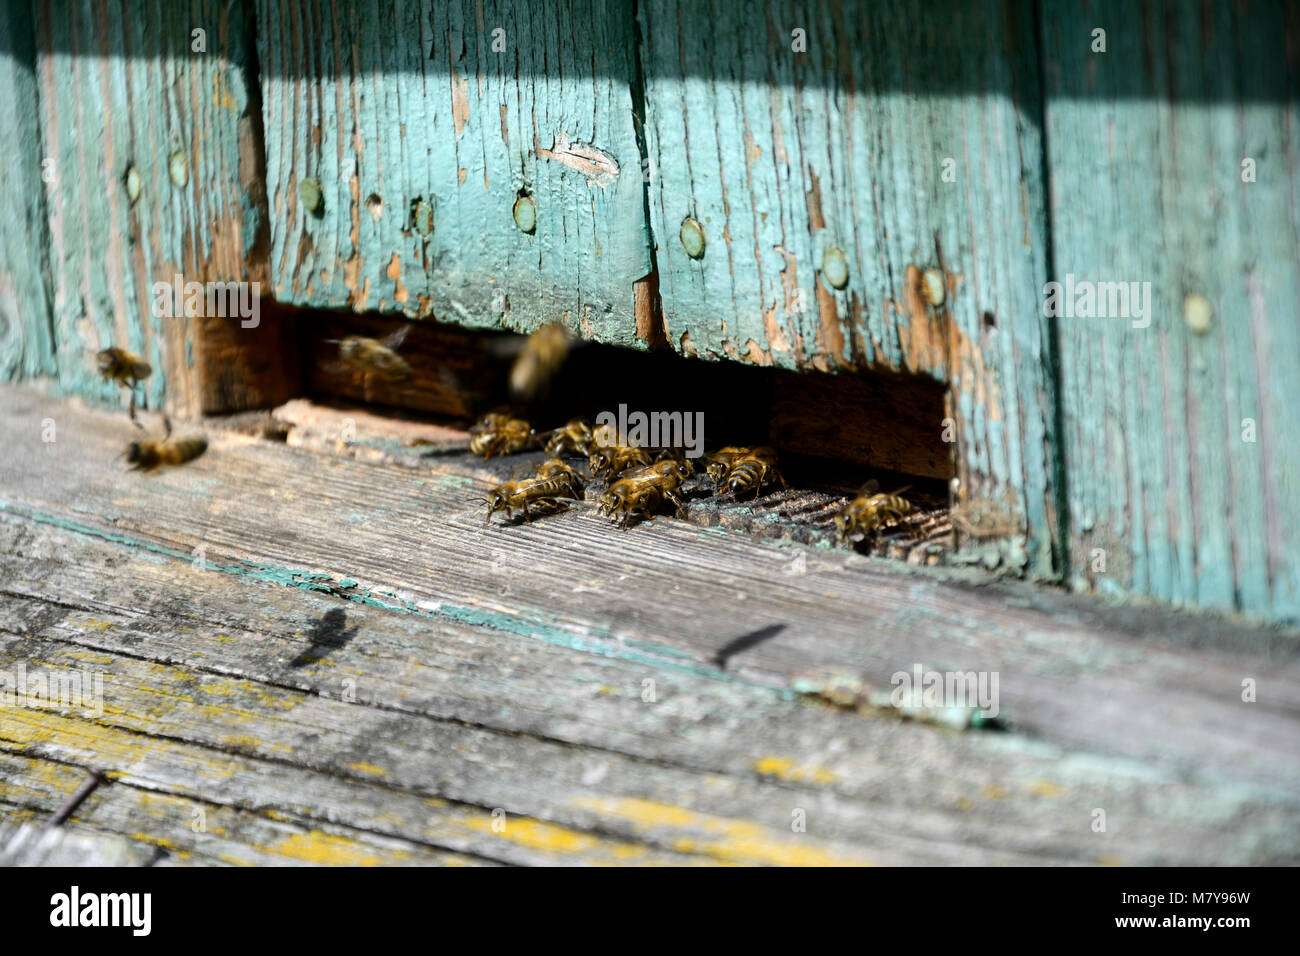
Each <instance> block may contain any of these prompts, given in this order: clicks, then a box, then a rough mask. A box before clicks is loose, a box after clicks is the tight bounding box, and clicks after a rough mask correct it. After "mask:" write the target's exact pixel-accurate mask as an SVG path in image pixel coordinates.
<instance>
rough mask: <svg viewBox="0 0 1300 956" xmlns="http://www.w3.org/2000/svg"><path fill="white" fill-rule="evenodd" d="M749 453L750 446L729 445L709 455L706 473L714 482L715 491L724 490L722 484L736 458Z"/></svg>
mask: <svg viewBox="0 0 1300 956" xmlns="http://www.w3.org/2000/svg"><path fill="white" fill-rule="evenodd" d="M747 454H749V449H748V448H740V447H738V446H736V445H728V446H727V447H726V448H720V449H718V450H717V451H715V452H714V453H713V454H712V455H710V456H709V465H708V468H706V469H705V473H706V474H707V475H708V476H709V480H710V481H712V482H713V488H714V490H715V491H721V490H722V484H723V482H725V481H726V480H727V472H729V471H730V470H731V466H732V464H733V463H734V462H735V461H736V459H737V458H740V457H742V456H744V455H747Z"/></svg>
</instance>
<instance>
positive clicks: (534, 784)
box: [0, 518, 1300, 864]
mask: <svg viewBox="0 0 1300 956" xmlns="http://www.w3.org/2000/svg"><path fill="white" fill-rule="evenodd" d="M0 540H3V542H4V545H5V547H4V550H3V552H0V553H3V554H4V555H5V556H6V557H5V558H4V559H3V563H2V569H3V572H4V573H3V577H2V580H3V591H4V595H5V602H4V604H3V606H2V607H0V668H2V669H7V670H8V671H10V672H12V671H14V670H15V668H16V666H17V663H18V662H22V663H24V665H25V666H26V667H27V668H28V669H29V672H30V671H36V672H40V673H49V674H54V673H68V672H70V671H72V672H76V671H83V672H84V671H89V670H94V671H99V672H102V674H103V687H104V692H103V698H102V705H103V706H102V713H101V714H99V715H98V716H95V715H83V714H80V713H78V712H77V710H76V708H75V707H73V708H66V707H65V708H62V709H60V710H59V711H58V712H55V711H52V710H39V709H35V708H26V709H24V708H18V709H17V710H16V711H11V712H6V713H5V714H3V717H4V720H0V808H2V807H3V806H4V804H6V803H8V804H12V805H17V806H22V807H27V808H32V809H34V810H37V811H40V812H42V813H46V812H48V810H49V809H50V808H52V807H53V806H56V805H57V804H58V803H59V802H60V801H61V799H62V798H63V796H64V795H65V794H66V793H67V792H69V791H70V790H71V789H73V788H74V787H75V786H76V784H77V783H78V782H79V779H80V777H81V776H82V775H83V772H82V771H81V770H80V769H79V768H78V767H77V766H74V765H84V764H85V763H86V762H87V761H93V762H94V763H95V764H96V765H97V766H100V767H103V768H105V769H108V770H109V771H110V780H111V782H110V784H108V785H105V786H103V787H101V788H100V789H98V790H96V791H95V792H94V793H93V794H92V795H91V797H90V798H88V800H87V801H86V803H85V804H84V805H83V809H82V810H81V811H80V812H79V813H78V814H77V815H76V816H75V817H74V820H73V821H72V822H73V824H74V825H78V826H81V827H96V828H98V829H100V830H103V831H107V832H117V833H128V834H131V835H132V836H134V837H135V838H136V839H140V840H145V841H148V842H149V843H152V844H154V845H156V846H158V847H160V848H162V849H163V850H165V851H166V852H167V854H168V855H169V857H170V858H172V859H174V861H175V862H181V863H203V862H214V861H215V862H266V861H271V860H275V859H276V855H277V854H278V855H279V858H280V859H281V860H283V859H285V858H286V857H287V858H289V859H290V860H292V859H294V858H295V854H296V855H297V858H300V859H304V860H306V859H309V857H308V856H307V855H306V854H307V853H308V852H309V851H310V852H312V853H316V852H319V853H320V854H322V856H321V858H320V860H321V861H322V862H323V861H326V860H332V861H334V862H342V861H346V860H347V859H348V857H346V856H345V854H349V855H351V856H352V861H354V862H355V861H357V860H362V861H367V862H380V861H383V862H409V861H410V858H409V856H402V855H400V854H401V853H402V852H407V853H409V852H412V851H413V849H414V850H418V849H419V847H415V848H412V847H410V846H408V845H403V844H402V843H399V842H398V841H407V843H408V844H419V845H421V846H423V845H430V846H432V847H434V848H440V849H442V850H445V851H449V852H454V853H461V854H465V853H468V854H471V855H472V856H473V857H474V858H475V859H480V860H482V859H487V860H497V861H501V862H513V863H556V862H575V861H578V860H581V861H582V862H586V863H596V862H610V863H628V862H632V863H639V864H645V863H651V862H677V863H697V862H717V861H722V862H733V863H762V862H784V863H814V862H835V861H841V862H848V861H851V860H863V859H869V860H873V861H876V862H893V863H898V862H906V863H924V862H931V863H954V862H963V863H976V862H980V863H1043V862H1107V861H1109V862H1126V863H1157V862H1165V863H1174V862H1183V863H1186V862H1219V863H1222V862H1228V861H1236V862H1261V861H1273V862H1281V861H1284V860H1286V859H1288V858H1289V855H1294V854H1295V853H1296V852H1297V847H1296V842H1295V839H1294V832H1295V830H1296V828H1295V826H1294V820H1295V816H1296V815H1297V813H1300V805H1298V804H1297V802H1296V801H1295V800H1293V799H1292V800H1279V799H1278V798H1277V797H1276V796H1274V795H1268V794H1266V793H1264V792H1260V791H1258V790H1254V789H1253V788H1249V787H1241V786H1240V785H1239V784H1237V783H1231V784H1229V783H1226V782H1224V781H1222V780H1217V781H1216V780H1214V779H1212V778H1210V777H1206V778H1204V779H1188V778H1186V777H1185V776H1184V775H1182V774H1181V773H1175V772H1168V771H1165V770H1161V769H1160V768H1156V767H1147V766H1143V765H1142V764H1140V763H1138V762H1134V761H1126V760H1102V759H1099V758H1098V757H1095V756H1089V755H1087V754H1082V753H1079V752H1068V751H1065V752H1063V751H1061V750H1060V749H1059V748H1056V747H1054V746H1052V745H1050V744H1047V743H1045V742H1042V741H1032V740H1022V739H1017V738H1016V737H1015V736H1014V735H1001V734H979V733H970V734H965V735H958V734H952V733H950V732H945V731H943V730H940V729H937V728H934V727H928V726H923V725H913V724H904V723H900V722H897V721H894V720H887V719H886V720H879V719H862V718H859V717H857V716H854V715H849V714H845V713H842V712H838V711H834V710H828V709H825V708H822V707H813V706H808V705H807V704H805V703H803V702H802V701H799V700H795V699H791V698H790V697H789V695H785V694H782V693H780V692H779V691H777V690H775V689H773V688H765V687H762V686H755V684H754V683H752V682H751V681H748V680H746V679H744V678H743V677H737V676H736V675H734V674H733V675H725V674H723V673H722V672H715V673H714V674H709V673H707V672H705V673H696V672H694V670H693V669H692V668H690V667H683V666H680V664H679V665H678V666H673V665H674V663H675V661H674V659H673V658H672V657H671V656H658V657H657V656H656V655H655V654H654V652H653V649H650V648H646V647H644V646H638V647H637V648H636V649H637V650H639V651H640V652H641V653H639V654H635V655H629V654H623V655H619V654H616V653H599V652H598V653H591V651H592V650H593V649H594V648H593V647H592V646H588V647H586V648H575V647H566V646H562V645H559V644H557V643H555V642H553V641H548V640H545V639H541V640H539V639H537V638H538V637H540V636H541V635H537V634H533V633H529V632H526V631H520V630H516V631H515V632H513V633H512V632H507V631H502V630H499V629H495V628H485V627H481V626H474V625H471V624H467V623H464V622H461V621H457V620H455V619H454V618H453V619H436V618H433V619H430V618H418V617H415V616H412V615H410V614H404V613H400V612H395V611H393V610H391V609H389V608H384V607H379V606H375V605H365V604H356V603H346V602H341V601H340V600H339V598H338V597H335V596H333V595H330V594H327V593H324V592H303V591H297V590H295V589H291V588H285V587H283V586H281V585H278V584H276V583H273V582H271V581H265V580H257V579H253V578H249V577H235V576H232V575H229V574H223V573H213V572H214V571H215V570H216V569H215V568H213V569H211V570H203V569H198V568H195V567H193V566H192V565H191V564H190V563H189V562H183V561H177V560H163V561H159V560H158V556H157V555H156V554H148V553H143V552H140V551H136V550H133V549H124V548H123V547H122V546H121V545H120V544H112V543H108V542H104V541H97V540H94V539H86V538H82V537H80V536H79V535H76V534H73V533H70V532H68V531H65V530H61V529H56V528H52V527H50V526H43V525H39V524H31V523H28V522H21V521H19V522H15V521H13V520H12V519H11V518H5V519H0ZM322 632H329V633H328V634H323V633H322ZM593 644H594V642H593ZM647 675H649V676H650V677H651V678H652V679H654V680H655V694H654V697H653V699H651V700H647V699H646V697H645V686H644V680H645V679H646V677H647ZM348 691H350V692H351V696H350V698H349V696H348V694H347V693H346V692H348ZM55 760H57V761H59V762H58V763H50V761H55ZM1099 806H1100V807H1103V808H1109V810H1108V812H1109V813H1110V814H1112V815H1113V816H1114V818H1115V824H1114V825H1113V827H1112V828H1111V829H1109V830H1108V831H1107V832H1106V833H1105V834H1098V833H1094V832H1092V831H1091V829H1090V828H1089V827H1088V826H1087V825H1086V822H1087V821H1088V820H1089V814H1091V813H1092V810H1093V808H1095V807H1099ZM196 807H202V808H203V809H204V812H203V814H202V815H201V819H202V821H203V824H204V829H203V830H201V831H198V832H197V833H196V832H195V830H194V828H193V826H192V824H193V821H194V820H195V819H196V818H198V817H196V814H195V809H196ZM497 808H500V809H501V810H503V811H504V812H505V813H506V815H507V816H506V818H505V819H506V820H507V822H506V824H505V829H504V831H501V830H499V829H494V828H493V826H492V821H493V820H494V819H496V817H494V816H493V810H495V809H497ZM799 808H802V809H804V810H805V811H806V815H807V821H808V829H807V831H806V833H804V834H793V833H791V832H790V830H789V824H790V821H791V819H792V818H791V813H792V811H793V810H795V809H799ZM1081 824H1083V825H1081ZM318 828H324V829H326V830H328V831H329V833H330V834H332V835H333V836H332V837H331V838H328V839H327V838H326V837H325V836H323V835H321V834H319V833H316V832H315V831H316V830H317V829H318ZM782 830H785V831H786V832H785V833H784V834H782V832H781V831H782ZM187 831H189V832H187ZM303 831H306V835H304V833H303ZM1286 833H1290V834H1291V836H1290V837H1285V836H1283V837H1281V838H1279V837H1278V836H1276V834H1286ZM345 840H346V841H350V842H345ZM1266 841H1268V843H1267V848H1265V846H1266ZM384 848H387V850H388V853H387V854H386V855H385V854H384ZM327 851H328V852H329V853H330V856H329V857H325V856H324V854H325V853H326V852H327ZM395 854H397V855H395Z"/></svg>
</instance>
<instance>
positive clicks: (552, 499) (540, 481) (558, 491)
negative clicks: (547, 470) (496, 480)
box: [483, 462, 582, 525]
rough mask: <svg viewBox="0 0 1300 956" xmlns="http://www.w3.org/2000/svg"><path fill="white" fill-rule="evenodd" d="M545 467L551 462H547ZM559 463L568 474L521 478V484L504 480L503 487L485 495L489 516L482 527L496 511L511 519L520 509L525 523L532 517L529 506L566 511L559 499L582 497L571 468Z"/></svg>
mask: <svg viewBox="0 0 1300 956" xmlns="http://www.w3.org/2000/svg"><path fill="white" fill-rule="evenodd" d="M547 464H548V465H549V464H552V463H551V462H547ZM560 464H561V466H562V467H563V468H564V469H566V470H567V472H568V473H567V474H564V473H559V474H553V475H551V476H549V477H545V478H541V477H534V478H524V479H522V480H520V481H507V482H506V483H505V484H503V485H498V486H497V487H496V488H494V489H493V490H492V491H491V492H489V493H488V497H487V505H488V513H487V517H486V518H485V519H484V520H483V524H485V525H486V524H488V523H490V522H491V521H492V516H493V515H494V514H496V513H497V512H498V511H504V512H505V513H506V517H507V518H513V517H514V509H515V508H522V509H523V512H524V520H526V521H528V523H529V524H531V523H532V520H533V516H532V512H530V511H529V510H528V506H529V504H532V505H533V506H534V507H539V506H540V507H543V508H553V509H554V508H567V507H568V506H567V505H566V504H564V503H563V502H562V501H561V500H560V499H562V498H581V497H582V485H581V482H580V481H579V480H578V476H577V475H576V474H574V473H573V469H572V468H569V467H568V466H567V465H563V463H560ZM543 467H545V466H543ZM540 470H541V469H539V471H540Z"/></svg>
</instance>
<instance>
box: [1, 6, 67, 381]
mask: <svg viewBox="0 0 1300 956" xmlns="http://www.w3.org/2000/svg"><path fill="white" fill-rule="evenodd" d="M0 88H3V89H4V90H5V91H6V92H5V95H4V96H3V97H0V143H3V144H4V148H5V173H6V175H5V179H6V184H7V188H6V189H4V190H3V195H2V196H0V381H12V380H14V379H23V378H34V377H36V376H40V375H52V374H53V373H54V368H55V365H54V362H55V357H54V337H53V335H52V334H51V330H50V286H49V282H50V272H49V258H48V255H49V246H48V243H47V236H46V211H45V201H46V199H45V185H44V183H43V182H42V181H41V175H42V173H43V172H44V171H45V170H46V169H48V168H49V167H48V166H47V165H46V164H45V162H44V160H45V158H46V157H45V152H44V150H43V149H42V147H41V130H40V121H39V118H38V117H37V110H36V102H37V100H36V48H35V37H34V33H33V24H32V8H31V7H30V6H29V5H28V4H25V3H8V4H5V5H4V6H3V8H0Z"/></svg>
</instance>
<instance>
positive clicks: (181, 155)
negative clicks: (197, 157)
mask: <svg viewBox="0 0 1300 956" xmlns="http://www.w3.org/2000/svg"><path fill="white" fill-rule="evenodd" d="M167 170H168V172H170V173H171V177H172V182H174V183H175V184H176V185H177V186H181V187H184V186H185V184H186V183H188V182H189V181H190V161H189V160H188V159H187V158H186V157H185V150H183V149H178V150H174V151H173V152H172V154H171V156H169V157H168V158H167Z"/></svg>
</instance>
